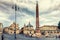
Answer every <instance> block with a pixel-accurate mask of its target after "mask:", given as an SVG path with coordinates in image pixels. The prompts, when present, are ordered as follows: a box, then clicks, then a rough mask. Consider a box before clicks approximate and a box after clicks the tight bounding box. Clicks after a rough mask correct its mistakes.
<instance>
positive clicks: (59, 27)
mask: <svg viewBox="0 0 60 40" xmlns="http://www.w3.org/2000/svg"><path fill="white" fill-rule="evenodd" d="M58 29H60V21H59V23H58Z"/></svg>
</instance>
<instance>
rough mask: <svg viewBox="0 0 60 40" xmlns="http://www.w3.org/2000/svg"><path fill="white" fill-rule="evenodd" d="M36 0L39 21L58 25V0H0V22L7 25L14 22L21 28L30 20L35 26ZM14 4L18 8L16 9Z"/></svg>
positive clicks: (59, 4)
mask: <svg viewBox="0 0 60 40" xmlns="http://www.w3.org/2000/svg"><path fill="white" fill-rule="evenodd" d="M36 1H38V5H39V23H40V27H41V26H43V25H58V22H59V21H60V0H0V23H3V26H4V27H8V26H9V25H11V24H12V23H13V22H15V13H16V23H17V24H19V27H20V28H22V27H23V26H24V24H26V25H28V23H29V22H30V23H31V25H33V27H34V28H35V27H36V23H35V21H36ZM14 5H16V7H17V8H18V9H17V10H16V11H15V9H14Z"/></svg>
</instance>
